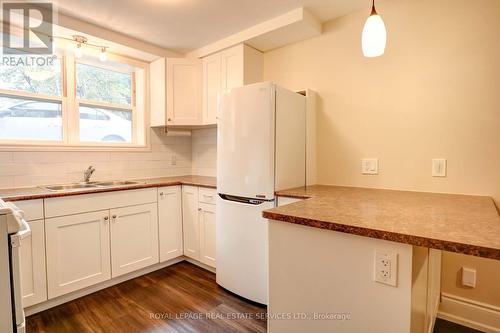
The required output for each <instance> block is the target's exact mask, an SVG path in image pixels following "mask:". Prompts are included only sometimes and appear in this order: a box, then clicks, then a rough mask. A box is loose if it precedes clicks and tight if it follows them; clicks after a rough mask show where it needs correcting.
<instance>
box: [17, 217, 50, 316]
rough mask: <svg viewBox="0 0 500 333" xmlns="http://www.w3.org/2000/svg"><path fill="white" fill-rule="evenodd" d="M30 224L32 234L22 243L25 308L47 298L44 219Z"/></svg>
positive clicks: (22, 279)
mask: <svg viewBox="0 0 500 333" xmlns="http://www.w3.org/2000/svg"><path fill="white" fill-rule="evenodd" d="M28 224H29V226H30V229H31V235H30V236H29V237H26V238H24V239H23V240H22V244H21V286H22V294H23V307H25V308H26V307H28V306H32V305H35V304H38V303H41V302H43V301H46V300H47V274H46V268H45V226H44V221H43V220H36V221H31V222H28Z"/></svg>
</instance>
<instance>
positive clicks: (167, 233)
mask: <svg viewBox="0 0 500 333" xmlns="http://www.w3.org/2000/svg"><path fill="white" fill-rule="evenodd" d="M181 193H182V191H181V187H180V186H169V187H162V188H159V189H158V230H159V239H160V261H161V262H163V261H166V260H170V259H173V258H176V257H178V256H181V255H182V254H183V250H182V197H181V195H182V194H181Z"/></svg>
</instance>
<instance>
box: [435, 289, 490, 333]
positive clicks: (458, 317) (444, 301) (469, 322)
mask: <svg viewBox="0 0 500 333" xmlns="http://www.w3.org/2000/svg"><path fill="white" fill-rule="evenodd" d="M438 318H441V319H444V320H448V321H451V322H454V323H457V324H460V325H463V326H467V327H470V328H474V329H477V330H480V331H484V332H487V333H500V307H497V306H494V305H491V304H486V303H481V302H476V301H473V300H471V299H467V298H463V297H459V296H455V295H451V294H447V293H441V304H440V306H439V311H438Z"/></svg>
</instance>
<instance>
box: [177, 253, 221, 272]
mask: <svg viewBox="0 0 500 333" xmlns="http://www.w3.org/2000/svg"><path fill="white" fill-rule="evenodd" d="M184 260H186V261H187V262H190V263H192V264H193V265H196V266H198V267H201V268H203V269H206V270H207V271H210V272H212V273H215V268H213V267H211V266H208V265H205V264H204V263H202V262H200V261H198V260H194V259H191V258H188V257H185V258H184Z"/></svg>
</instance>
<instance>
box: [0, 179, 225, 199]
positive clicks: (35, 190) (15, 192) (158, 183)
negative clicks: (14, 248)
mask: <svg viewBox="0 0 500 333" xmlns="http://www.w3.org/2000/svg"><path fill="white" fill-rule="evenodd" d="M134 181H138V182H139V183H138V184H131V185H123V186H112V187H98V188H96V187H92V188H85V189H78V190H67V191H50V190H46V189H43V188H40V187H20V188H12V189H0V198H1V199H2V200H4V201H20V200H32V199H46V198H55V197H66V196H70V195H81V194H91V193H101V192H113V191H123V190H135V189H141V188H149V187H162V186H175V185H193V186H200V187H208V188H216V186H217V181H216V178H215V177H205V176H179V177H161V178H147V179H134Z"/></svg>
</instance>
